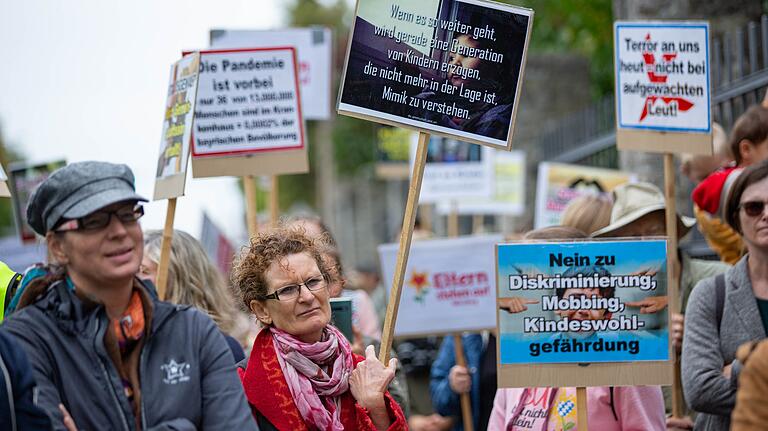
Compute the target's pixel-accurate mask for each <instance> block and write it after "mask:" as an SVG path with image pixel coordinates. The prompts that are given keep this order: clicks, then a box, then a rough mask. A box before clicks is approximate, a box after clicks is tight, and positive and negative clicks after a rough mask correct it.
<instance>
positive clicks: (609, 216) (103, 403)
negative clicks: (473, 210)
mask: <svg viewBox="0 0 768 431" xmlns="http://www.w3.org/2000/svg"><path fill="white" fill-rule="evenodd" d="M726 141H727V142H728V144H727V145H726V144H724V142H726ZM716 149H717V150H718V152H717V154H716V155H715V156H713V157H712V158H711V159H706V158H702V157H696V158H688V159H686V160H684V161H683V168H684V172H685V173H688V174H690V175H691V177H692V178H695V179H696V180H697V181H699V185H698V186H697V187H696V189H695V190H694V193H693V197H692V200H693V202H694V212H695V215H696V219H693V218H689V217H685V216H682V215H679V214H678V215H677V224H678V228H677V235H678V237H679V238H680V239H682V238H683V237H684V236H685V235H686V234H687V233H688V232H689V231H690V230H691V229H693V228H694V226H695V225H696V221H697V220H698V222H699V223H698V228H699V229H700V230H701V232H702V233H703V234H704V236H705V237H706V238H707V240H708V241H709V243H710V244H711V246H712V249H713V250H714V251H715V252H717V253H718V254H719V256H720V258H721V259H720V260H721V261H716V260H702V259H697V258H693V257H691V256H690V255H688V254H687V253H686V251H684V250H683V249H679V250H678V258H679V262H680V269H681V270H680V272H679V275H678V277H679V278H678V280H677V281H678V282H679V286H680V300H681V304H682V307H681V313H679V314H677V313H672V314H671V316H670V334H671V341H672V344H673V346H674V349H676V351H677V352H678V353H679V354H680V355H681V358H682V359H681V364H682V384H683V391H684V396H685V401H686V403H687V405H688V408H689V410H688V413H687V415H686V416H685V417H670V415H669V412H670V410H671V401H670V394H669V391H668V390H667V388H661V387H658V386H636V387H631V386H630V387H593V388H589V389H588V390H587V398H586V402H587V411H588V419H589V423H590V428H592V429H600V430H663V429H697V430H698V429H701V430H728V429H731V427H733V429H737V430H752V429H762V427H764V423H765V420H764V419H765V418H766V416H767V415H766V413H765V409H763V408H762V403H763V400H764V399H765V397H766V396H767V395H768V345H767V344H766V343H765V342H763V341H762V340H763V339H765V338H766V334H768V211H766V204H767V203H768V108H765V107H762V106H756V107H752V108H750V109H749V110H747V111H746V113H745V114H744V115H743V116H742V117H741V118H739V120H738V121H737V122H736V124H735V126H734V128H733V130H732V131H731V134H730V137H729V138H726V136H725V133H722V134H720V135H717V136H716ZM144 201H146V200H145V199H144V198H143V197H142V196H140V195H138V194H136V192H135V187H134V177H133V174H132V172H131V171H130V169H129V168H128V167H127V166H125V165H119V164H112V163H106V162H79V163H73V164H70V165H68V166H65V167H63V168H61V169H59V170H57V171H56V172H54V173H53V174H52V175H51V176H50V177H49V178H48V179H46V180H45V181H44V182H43V183H42V184H40V186H39V187H38V188H37V189H36V190H35V192H34V193H33V195H32V196H31V198H30V201H29V205H28V207H27V211H26V218H27V221H28V223H29V225H30V226H31V227H32V229H34V231H35V232H36V233H37V234H39V235H40V236H41V237H43V238H44V239H45V243H46V245H47V249H48V254H49V262H48V263H47V264H45V265H37V266H34V267H32V268H30V269H28V270H27V271H26V272H24V273H23V274H19V273H16V272H14V271H13V269H11V268H8V267H6V266H5V265H2V266H0V305H2V309H0V320H3V324H2V325H1V326H0V429H3V430H5V429H8V430H51V429H54V430H68V431H72V430H79V429H88V430H90V429H94V430H106V429H114V430H196V429H206V430H215V429H221V430H231V429H238V430H241V429H242V430H248V429H253V430H256V429H261V430H286V431H287V430H302V429H306V430H315V429H318V430H342V429H356V430H357V429H360V430H400V429H409V427H410V428H411V429H414V430H423V431H437V430H450V429H453V430H461V429H463V426H464V421H463V420H462V417H461V415H462V410H461V407H460V405H461V403H460V402H459V400H460V397H461V396H463V395H466V396H468V397H469V398H470V405H471V409H470V410H471V413H472V423H473V428H474V429H478V430H485V429H488V430H522V429H529V430H561V429H566V430H571V429H576V428H575V417H566V416H563V414H562V412H559V413H560V414H559V415H558V412H557V409H556V406H558V405H560V404H561V403H562V402H564V401H567V400H575V399H576V395H575V392H576V389H575V388H572V387H560V388H533V387H529V388H514V389H512V388H497V375H496V373H497V358H496V355H497V340H496V334H494V333H493V332H492V331H485V332H482V333H474V334H464V335H463V336H462V338H461V340H462V343H461V344H462V348H463V349H464V352H463V353H464V354H463V356H464V357H465V358H466V365H459V364H458V363H457V360H456V356H457V354H456V353H457V352H456V346H455V345H454V343H455V340H454V337H446V338H445V339H444V340H442V342H441V343H440V345H439V347H438V346H437V345H436V344H435V343H432V342H428V341H424V342H423V343H419V342H412V343H402V344H401V345H400V346H399V347H400V349H394V350H393V355H392V356H393V357H392V359H390V360H389V361H388V362H387V363H382V362H380V361H379V359H378V357H377V352H378V350H379V349H380V345H379V344H380V342H379V340H380V338H381V324H382V319H383V315H382V314H383V310H385V309H386V300H387V298H386V295H385V294H384V288H383V286H381V284H380V277H379V276H378V274H376V270H375V269H373V268H361V269H360V270H358V271H354V274H353V275H352V276H351V277H349V278H348V277H347V275H346V274H345V271H344V269H343V267H342V259H341V255H340V252H339V249H338V247H337V244H336V242H335V241H334V239H333V236H332V235H331V232H330V231H329V230H328V229H327V228H326V227H325V225H324V224H323V223H322V221H321V220H320V219H317V218H311V217H302V218H295V219H291V220H288V221H285V222H283V223H281V225H280V226H276V227H272V228H270V229H267V230H264V231H262V232H260V233H258V234H256V235H254V236H252V237H251V238H250V241H249V243H248V244H247V245H245V246H244V247H243V248H242V249H241V250H240V252H239V254H238V255H237V256H236V257H235V260H234V262H233V267H232V271H231V277H230V280H229V282H228V280H226V278H225V277H224V276H223V275H222V274H221V273H220V271H219V269H218V268H216V266H215V265H213V264H212V262H211V261H210V259H209V258H208V256H207V255H206V253H205V251H204V250H203V248H202V246H201V245H200V243H199V242H198V241H197V240H196V239H195V238H194V237H192V236H191V235H189V234H187V233H185V232H182V231H175V232H174V233H173V236H172V242H171V247H170V259H169V268H168V277H167V283H166V286H165V291H164V297H163V298H160V297H159V295H158V290H157V289H156V287H155V284H156V283H157V280H156V276H157V271H158V263H159V260H160V250H161V244H162V240H163V238H162V237H163V235H162V232H159V231H148V232H143V231H142V228H141V226H140V224H139V222H138V221H139V219H140V218H141V217H142V216H143V214H144V210H143V207H142V205H141V203H142V202H144ZM665 215H666V205H665V200H664V195H663V194H662V192H661V191H660V190H659V189H658V188H657V187H656V186H654V185H652V184H649V183H644V182H637V183H628V184H624V185H621V186H618V187H617V188H615V189H614V190H613V191H612V193H611V195H610V196H608V195H604V196H585V197H582V198H579V199H576V200H574V201H572V202H571V204H570V206H569V207H568V208H567V209H566V211H565V213H564V216H563V219H562V225H561V226H555V227H550V228H544V229H539V230H534V231H531V232H528V233H527V234H525V235H524V236H523V239H525V240H541V239H544V240H564V241H566V240H575V239H587V238H619V237H621V238H625V237H654V236H664V235H666V234H667V232H666V223H665ZM593 270H597V269H593ZM657 270H658V269H653V268H649V269H648V270H647V271H648V272H649V273H651V272H653V271H657ZM350 280H351V281H352V283H351V284H353V285H354V286H352V287H354V288H353V289H350V286H349V284H350ZM571 290H573V291H569V289H563V291H562V292H561V291H558V292H557V293H558V296H559V297H565V296H568V295H590V294H594V295H598V296H602V297H610V296H612V295H613V292H612V291H610V292H609V291H607V290H604V289H602V290H601V289H594V290H596V291H595V292H591V291H590V292H582V291H581V290H584V289H581V290H579V289H575V290H574V289H571ZM336 297H350V298H351V299H352V300H351V304H352V322H353V325H352V326H353V333H352V335H351V336H349V335H344V334H343V333H342V332H341V331H340V330H339V329H337V328H336V327H335V326H334V325H333V324H331V305H330V304H331V299H332V298H336ZM667 302H668V299H667V297H666V296H650V297H646V298H644V299H641V300H638V301H629V302H627V303H626V305H627V306H628V307H630V308H632V309H633V310H635V312H636V313H638V314H640V315H649V316H650V315H653V314H655V313H656V312H658V311H660V310H663V309H665V308H666V307H667ZM528 305H530V303H529V302H526V301H525V300H524V299H521V298H504V299H500V300H499V302H498V307H499V309H500V310H501V312H508V313H519V312H522V311H525V310H526V309H527V306H528ZM593 311H594V310H593ZM579 313H580V312H579V311H574V312H572V314H573V315H572V316H569V317H570V318H572V319H576V320H578V319H580V318H591V317H589V314H590V313H584V316H583V317H579ZM597 314H600V313H597ZM649 318H652V317H649ZM419 349H422V350H426V351H431V353H429V352H427V353H423V352H422V351H421V350H419ZM398 356H399V357H400V358H401V359H402V361H400V360H398ZM425 358H426V359H425ZM419 361H421V362H419ZM425 366H426V367H427V368H426V370H427V373H426V374H424V376H425V379H421V378H418V377H416V374H417V373H416V372H415V371H414V370H424V367H425ZM426 380H428V384H425V382H426ZM425 400H431V403H427V404H426V405H425V402H424V401H425ZM574 402H575V401H574ZM430 404H431V405H430ZM534 410H535V411H534ZM568 414H570V413H568ZM573 415H575V410H574V412H573ZM573 415H571V416H573ZM523 417H526V418H535V419H534V420H533V421H527V422H526V423H527V425H525V426H526V427H527V428H524V427H522V426H520V425H519V424H520V418H523ZM569 424H573V425H569Z"/></svg>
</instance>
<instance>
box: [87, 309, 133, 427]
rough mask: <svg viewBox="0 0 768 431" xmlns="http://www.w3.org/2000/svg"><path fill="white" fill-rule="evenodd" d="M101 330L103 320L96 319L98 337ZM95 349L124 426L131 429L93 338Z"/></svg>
mask: <svg viewBox="0 0 768 431" xmlns="http://www.w3.org/2000/svg"><path fill="white" fill-rule="evenodd" d="M100 332H101V320H100V319H96V339H98V338H99V333H100ZM93 350H94V351H95V352H96V356H97V358H98V359H99V365H100V366H101V371H102V372H103V373H104V377H105V378H106V382H107V385H108V386H109V387H110V390H109V393H110V394H111V395H112V401H113V402H114V403H115V406H117V410H118V411H119V412H120V419H122V421H123V427H125V430H126V431H130V430H131V428H130V427H129V426H128V419H127V418H126V417H125V412H124V411H123V407H122V406H121V405H120V400H118V399H117V394H115V388H114V386H112V379H111V378H110V376H109V372H108V371H107V367H106V366H105V365H104V361H103V360H102V358H101V355H99V353H98V352H99V351H98V346H97V344H96V340H93Z"/></svg>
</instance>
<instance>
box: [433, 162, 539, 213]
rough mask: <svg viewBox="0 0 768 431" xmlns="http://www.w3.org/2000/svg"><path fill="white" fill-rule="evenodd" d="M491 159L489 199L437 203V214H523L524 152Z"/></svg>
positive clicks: (466, 199) (477, 198)
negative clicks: (455, 204)
mask: <svg viewBox="0 0 768 431" xmlns="http://www.w3.org/2000/svg"><path fill="white" fill-rule="evenodd" d="M491 153H492V158H493V178H494V179H493V193H492V195H491V197H489V198H483V197H471V198H464V199H461V200H460V201H458V202H457V203H458V205H457V206H453V205H452V204H451V203H450V202H439V203H438V204H437V212H438V213H439V214H442V215H446V214H449V213H450V212H451V211H454V210H458V213H459V214H504V215H520V214H522V213H523V212H525V152H524V151H519V150H513V151H509V152H506V151H495V150H492V152H491Z"/></svg>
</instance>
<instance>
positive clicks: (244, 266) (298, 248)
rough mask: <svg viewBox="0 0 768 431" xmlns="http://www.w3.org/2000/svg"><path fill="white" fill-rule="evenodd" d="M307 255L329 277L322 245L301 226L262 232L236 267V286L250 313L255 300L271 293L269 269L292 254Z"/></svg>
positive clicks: (241, 253)
mask: <svg viewBox="0 0 768 431" xmlns="http://www.w3.org/2000/svg"><path fill="white" fill-rule="evenodd" d="M297 253H307V254H309V255H310V256H312V258H313V259H314V260H315V263H317V267H318V268H319V269H320V272H322V273H323V274H328V270H327V268H326V265H325V264H324V263H323V259H322V258H321V255H320V248H319V244H318V243H317V241H316V240H314V239H312V238H311V237H309V236H307V235H306V232H305V231H304V229H303V228H301V227H286V226H284V225H281V226H278V227H276V228H274V229H270V230H268V231H265V232H260V233H258V234H257V235H256V236H254V237H252V238H251V243H250V245H249V246H244V247H243V248H242V249H241V250H240V254H239V255H238V256H237V258H236V259H235V262H234V265H233V267H232V274H231V279H232V284H233V285H234V287H235V289H236V290H237V292H238V293H239V294H240V299H241V300H242V304H243V305H244V306H245V309H246V310H250V305H251V301H254V300H260V299H262V298H263V297H264V296H265V295H268V294H269V286H268V284H267V283H268V280H267V279H266V273H267V270H269V267H270V266H271V265H272V264H273V263H274V262H278V261H279V259H281V258H284V257H286V256H290V255H292V254H297Z"/></svg>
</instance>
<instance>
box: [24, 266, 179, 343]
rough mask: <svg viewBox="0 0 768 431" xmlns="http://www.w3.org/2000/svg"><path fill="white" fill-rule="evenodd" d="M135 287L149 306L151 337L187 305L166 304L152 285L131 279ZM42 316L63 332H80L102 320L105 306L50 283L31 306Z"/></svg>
mask: <svg viewBox="0 0 768 431" xmlns="http://www.w3.org/2000/svg"><path fill="white" fill-rule="evenodd" d="M134 286H135V287H137V288H139V289H141V290H142V293H143V295H142V300H145V301H148V302H151V303H152V328H151V332H150V335H151V334H153V333H154V332H156V331H157V330H158V328H159V327H160V326H161V325H162V324H163V323H164V322H165V321H166V320H167V319H168V317H170V316H171V315H172V314H173V313H175V312H176V311H177V310H179V309H181V308H185V307H186V306H182V305H174V304H169V303H167V302H162V301H160V300H158V298H157V294H156V293H155V290H154V286H153V285H152V284H150V283H145V282H143V281H142V280H140V279H138V278H134ZM34 306H35V307H37V308H39V309H40V310H41V311H42V312H43V313H45V314H47V315H49V316H51V317H52V318H53V319H54V320H55V321H56V322H57V324H58V325H59V326H60V327H61V328H62V330H64V331H65V332H70V333H76V332H83V331H85V330H86V328H87V326H88V322H90V321H91V319H94V318H101V316H102V315H103V316H104V318H106V314H105V313H104V311H103V310H104V307H103V306H102V305H101V304H98V303H94V302H92V301H88V300H87V299H81V298H80V297H78V296H77V295H76V294H75V292H73V291H72V289H71V288H70V287H68V286H67V284H66V282H65V281H58V282H56V283H54V284H52V285H51V286H50V287H49V289H48V291H47V292H46V293H45V294H44V296H43V297H42V298H41V299H40V300H39V301H37V302H36V303H35V304H34Z"/></svg>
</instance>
